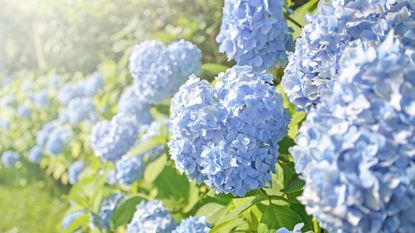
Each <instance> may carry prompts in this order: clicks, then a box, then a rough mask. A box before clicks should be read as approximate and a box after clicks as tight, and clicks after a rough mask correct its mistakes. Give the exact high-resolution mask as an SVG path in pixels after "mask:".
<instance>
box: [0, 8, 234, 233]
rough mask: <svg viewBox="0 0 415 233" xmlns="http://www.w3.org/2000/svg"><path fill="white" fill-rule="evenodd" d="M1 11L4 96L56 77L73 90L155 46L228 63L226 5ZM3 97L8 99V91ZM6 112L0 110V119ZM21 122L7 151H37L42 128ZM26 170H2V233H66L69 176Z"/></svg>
mask: <svg viewBox="0 0 415 233" xmlns="http://www.w3.org/2000/svg"><path fill="white" fill-rule="evenodd" d="M0 5H1V6H2V9H1V11H0V87H3V88H4V89H8V88H5V87H6V86H7V85H12V86H14V87H17V86H21V85H22V84H23V83H24V82H23V81H22V82H19V81H18V80H26V81H27V80H32V81H34V82H35V83H36V82H37V81H40V79H43V78H44V77H45V76H50V75H52V74H59V75H60V76H61V77H62V78H63V79H65V82H70V81H72V80H73V81H76V80H77V79H79V76H82V75H87V74H90V73H92V72H94V71H96V70H97V69H98V68H99V67H101V68H103V69H106V68H107V69H110V68H114V69H116V68H119V69H120V70H125V67H126V66H127V60H128V56H129V54H130V52H131V48H132V46H133V45H134V44H137V43H139V42H141V41H143V40H147V39H157V40H161V41H164V42H169V41H172V40H177V39H180V38H182V39H187V40H191V41H192V42H194V43H195V44H196V45H197V46H198V47H199V48H200V49H201V50H202V51H203V55H204V57H203V60H204V62H205V63H209V62H213V61H215V63H220V62H226V58H225V57H224V56H223V55H219V53H218V48H217V44H216V42H215V37H216V34H217V31H218V30H219V26H220V19H221V8H222V5H223V1H205V0H157V1H154V0H117V1H112V0H88V1H84V0H0ZM115 67H116V68H115ZM109 76H110V78H111V77H112V78H113V79H117V78H119V77H120V75H117V74H113V75H109ZM121 76H122V75H121ZM124 76H125V74H124ZM45 79H46V78H45ZM124 80H127V79H126V78H124ZM116 81H117V80H114V82H116ZM106 82H108V80H106ZM15 89H16V90H15V91H17V92H22V91H23V92H24V89H23V90H22V89H21V88H19V89H20V90H19V89H18V88H15ZM0 92H1V94H2V95H1V96H2V97H4V96H6V93H5V92H6V90H2V91H0ZM118 94H119V93H118ZM7 95H10V93H7ZM16 96H19V94H18V93H16ZM21 96H22V97H21V99H22V101H25V97H23V96H24V94H23V93H22V94H21ZM18 98H19V97H18ZM3 99H4V98H3ZM114 99H116V98H114ZM49 108H52V107H51V106H50V107H49ZM3 110H4V109H3ZM40 111H41V112H42V111H44V110H40ZM5 112H7V111H2V110H1V109H0V114H2V115H3V116H1V115H0V118H4V117H5V115H7V114H6V113H5ZM44 114H46V115H49V116H48V117H47V116H41V117H43V118H40V119H42V120H41V121H43V122H45V121H46V119H47V118H48V119H51V118H53V116H50V115H55V116H56V112H53V111H44ZM19 122H20V124H21V125H19V126H13V125H12V126H11V127H10V129H9V130H8V132H7V135H4V134H2V133H0V135H1V138H2V142H1V143H0V149H1V151H4V150H6V149H14V150H18V151H19V150H20V151H28V150H29V149H30V147H29V146H30V145H26V144H28V143H27V142H30V141H33V139H32V138H33V136H34V135H35V133H36V131H37V130H39V128H40V127H41V124H39V125H38V126H37V128H35V129H33V128H29V127H33V126H30V124H29V123H27V125H25V121H19ZM22 135H26V136H25V137H26V138H24V137H23V138H22ZM6 136H7V137H6ZM29 138H31V139H29ZM13 139H15V140H13ZM21 163H23V164H20V166H19V167H18V169H5V168H0V213H2V217H1V218H0V232H8V233H17V232H59V231H60V228H59V223H60V222H61V220H62V217H63V215H64V213H65V211H66V209H67V208H68V204H67V201H66V200H65V196H66V195H67V193H68V191H69V189H70V187H69V184H67V182H62V180H64V181H65V178H62V177H64V174H63V175H62V174H61V172H59V169H58V168H56V167H51V166H50V164H47V163H46V162H45V163H43V164H41V165H43V166H40V167H39V166H37V165H35V164H31V163H28V162H27V161H26V162H25V161H21ZM43 170H46V173H45V172H44V171H43Z"/></svg>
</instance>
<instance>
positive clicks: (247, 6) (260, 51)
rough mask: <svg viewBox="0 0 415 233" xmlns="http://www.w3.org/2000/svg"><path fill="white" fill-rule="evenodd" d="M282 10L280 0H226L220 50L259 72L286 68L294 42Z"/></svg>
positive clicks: (219, 41)
mask: <svg viewBox="0 0 415 233" xmlns="http://www.w3.org/2000/svg"><path fill="white" fill-rule="evenodd" d="M283 7H284V1H283V0H264V1H257V0H255V1H252V0H225V7H224V8H223V19H222V26H221V29H220V33H219V35H218V36H217V38H216V40H217V42H218V43H220V46H219V51H220V52H225V53H226V54H227V56H228V58H229V59H235V61H236V63H237V64H238V65H250V66H253V67H254V68H255V70H259V71H262V70H270V69H271V68H272V67H274V66H275V65H277V66H285V64H286V63H287V54H286V51H287V50H291V49H292V47H293V45H292V44H293V41H292V36H291V34H290V30H289V28H288V26H287V22H286V21H285V19H284V14H283V11H282V9H283Z"/></svg>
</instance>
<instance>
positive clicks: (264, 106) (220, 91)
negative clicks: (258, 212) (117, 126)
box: [169, 66, 290, 196]
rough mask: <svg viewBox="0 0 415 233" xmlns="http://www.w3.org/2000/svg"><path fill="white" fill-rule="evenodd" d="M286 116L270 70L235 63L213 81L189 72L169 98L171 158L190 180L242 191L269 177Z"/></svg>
mask: <svg viewBox="0 0 415 233" xmlns="http://www.w3.org/2000/svg"><path fill="white" fill-rule="evenodd" d="M259 119H261V120H259ZM289 121H290V118H289V115H288V112H287V111H286V110H285V109H284V107H283V100H282V97H281V95H279V94H277V93H276V92H275V90H274V87H273V86H272V75H268V74H265V73H258V72H255V71H253V68H252V67H250V66H235V67H233V68H231V69H229V70H228V71H227V72H226V73H222V74H220V75H219V77H218V78H217V79H216V86H215V87H211V86H210V84H209V83H208V82H207V81H205V80H202V81H201V80H199V79H197V78H196V77H195V76H193V77H191V78H190V80H189V81H187V82H186V83H185V84H184V85H183V86H182V87H181V88H180V90H179V92H178V93H177V94H176V95H175V96H174V97H173V99H172V101H171V117H170V122H171V124H172V126H171V132H172V134H173V135H172V138H171V140H170V142H169V147H170V153H171V158H172V159H173V160H174V161H175V163H176V167H177V169H178V170H179V171H180V172H185V173H186V174H187V175H188V176H189V178H190V179H191V180H194V179H195V180H196V181H197V182H199V183H201V182H204V183H206V184H207V185H208V186H210V187H211V188H213V189H215V190H216V191H217V192H221V193H232V194H233V195H236V196H244V195H245V194H246V193H247V192H248V191H250V190H253V189H258V188H262V187H264V186H265V185H266V184H268V183H269V182H271V172H275V163H276V161H277V155H278V141H280V140H281V139H282V138H283V137H284V136H285V135H286V134H287V127H288V123H289Z"/></svg>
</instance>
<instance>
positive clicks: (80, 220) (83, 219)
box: [63, 214, 89, 233]
mask: <svg viewBox="0 0 415 233" xmlns="http://www.w3.org/2000/svg"><path fill="white" fill-rule="evenodd" d="M88 223H89V215H88V214H82V215H81V216H79V217H77V218H76V219H75V220H74V221H73V222H72V223H71V224H70V225H69V226H68V227H67V228H65V230H64V231H63V233H72V232H74V231H76V230H78V229H79V228H81V227H82V226H85V225H87V224H88Z"/></svg>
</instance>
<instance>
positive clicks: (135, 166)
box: [115, 155, 144, 185]
mask: <svg viewBox="0 0 415 233" xmlns="http://www.w3.org/2000/svg"><path fill="white" fill-rule="evenodd" d="M143 175H144V161H143V157H142V156H129V155H125V156H123V158H121V159H120V160H119V161H117V164H116V174H115V179H116V181H118V183H120V184H123V185H131V184H132V183H134V181H136V180H138V179H140V178H141V177H142V176H143Z"/></svg>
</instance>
